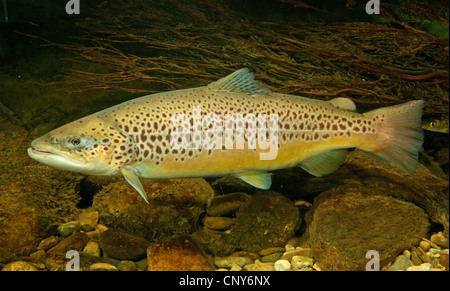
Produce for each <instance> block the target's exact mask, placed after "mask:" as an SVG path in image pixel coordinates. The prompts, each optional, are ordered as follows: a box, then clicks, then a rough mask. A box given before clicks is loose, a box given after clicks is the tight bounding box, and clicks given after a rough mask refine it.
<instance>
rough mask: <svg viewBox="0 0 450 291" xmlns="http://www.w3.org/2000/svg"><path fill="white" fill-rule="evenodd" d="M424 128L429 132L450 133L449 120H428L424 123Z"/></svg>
mask: <svg viewBox="0 0 450 291" xmlns="http://www.w3.org/2000/svg"><path fill="white" fill-rule="evenodd" d="M422 128H423V129H425V130H428V131H434V132H440V133H447V134H448V133H449V121H448V119H447V120H446V119H438V118H427V119H424V120H423V122H422Z"/></svg>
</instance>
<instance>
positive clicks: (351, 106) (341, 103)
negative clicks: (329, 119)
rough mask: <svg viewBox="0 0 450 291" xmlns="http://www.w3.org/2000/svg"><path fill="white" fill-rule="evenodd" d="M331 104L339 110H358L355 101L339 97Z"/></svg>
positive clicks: (332, 100) (331, 101)
mask: <svg viewBox="0 0 450 291" xmlns="http://www.w3.org/2000/svg"><path fill="white" fill-rule="evenodd" d="M329 102H330V103H331V105H333V106H334V107H336V108H339V109H343V110H348V111H355V110H356V105H355V102H353V100H351V99H349V98H344V97H338V98H334V99H331V100H330V101H329Z"/></svg>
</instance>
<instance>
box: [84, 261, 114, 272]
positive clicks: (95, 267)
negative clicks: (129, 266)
mask: <svg viewBox="0 0 450 291" xmlns="http://www.w3.org/2000/svg"><path fill="white" fill-rule="evenodd" d="M89 270H91V271H118V269H117V267H116V266H113V265H111V264H108V263H95V264H92V265H90V266H89Z"/></svg>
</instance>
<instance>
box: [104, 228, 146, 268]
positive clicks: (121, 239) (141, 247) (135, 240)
mask: <svg viewBox="0 0 450 291" xmlns="http://www.w3.org/2000/svg"><path fill="white" fill-rule="evenodd" d="M149 245H150V242H149V241H147V240H146V239H144V238H142V237H140V236H137V235H134V234H132V233H129V232H126V231H123V230H119V229H108V230H106V231H104V232H102V233H101V234H100V248H101V249H102V251H103V252H104V253H105V254H106V255H108V256H109V257H111V258H114V259H118V260H130V261H136V260H139V259H142V258H144V257H145V256H146V254H147V247H148V246H149Z"/></svg>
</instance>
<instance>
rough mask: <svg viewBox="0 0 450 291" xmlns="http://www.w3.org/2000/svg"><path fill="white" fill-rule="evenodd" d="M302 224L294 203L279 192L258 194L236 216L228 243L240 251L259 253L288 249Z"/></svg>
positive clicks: (261, 192)
mask: <svg viewBox="0 0 450 291" xmlns="http://www.w3.org/2000/svg"><path fill="white" fill-rule="evenodd" d="M300 222H301V218H300V215H299V211H298V208H297V207H296V206H295V205H294V203H293V202H292V201H291V200H289V199H288V198H286V197H285V196H283V195H281V194H280V193H277V192H273V191H258V192H256V193H255V194H254V195H252V196H251V197H250V199H249V200H247V202H245V204H244V205H243V206H242V207H241V208H240V209H239V210H238V212H237V213H236V218H235V220H234V223H233V225H232V226H231V228H230V230H229V234H228V237H227V241H228V243H230V244H232V245H234V246H236V247H237V248H238V249H244V250H247V251H250V252H259V251H261V250H262V249H266V248H269V247H275V246H281V245H284V244H285V243H286V241H287V240H288V239H290V238H291V237H292V235H293V234H294V232H295V230H296V229H297V227H298V225H299V224H300ZM249 230H251V231H249Z"/></svg>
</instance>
